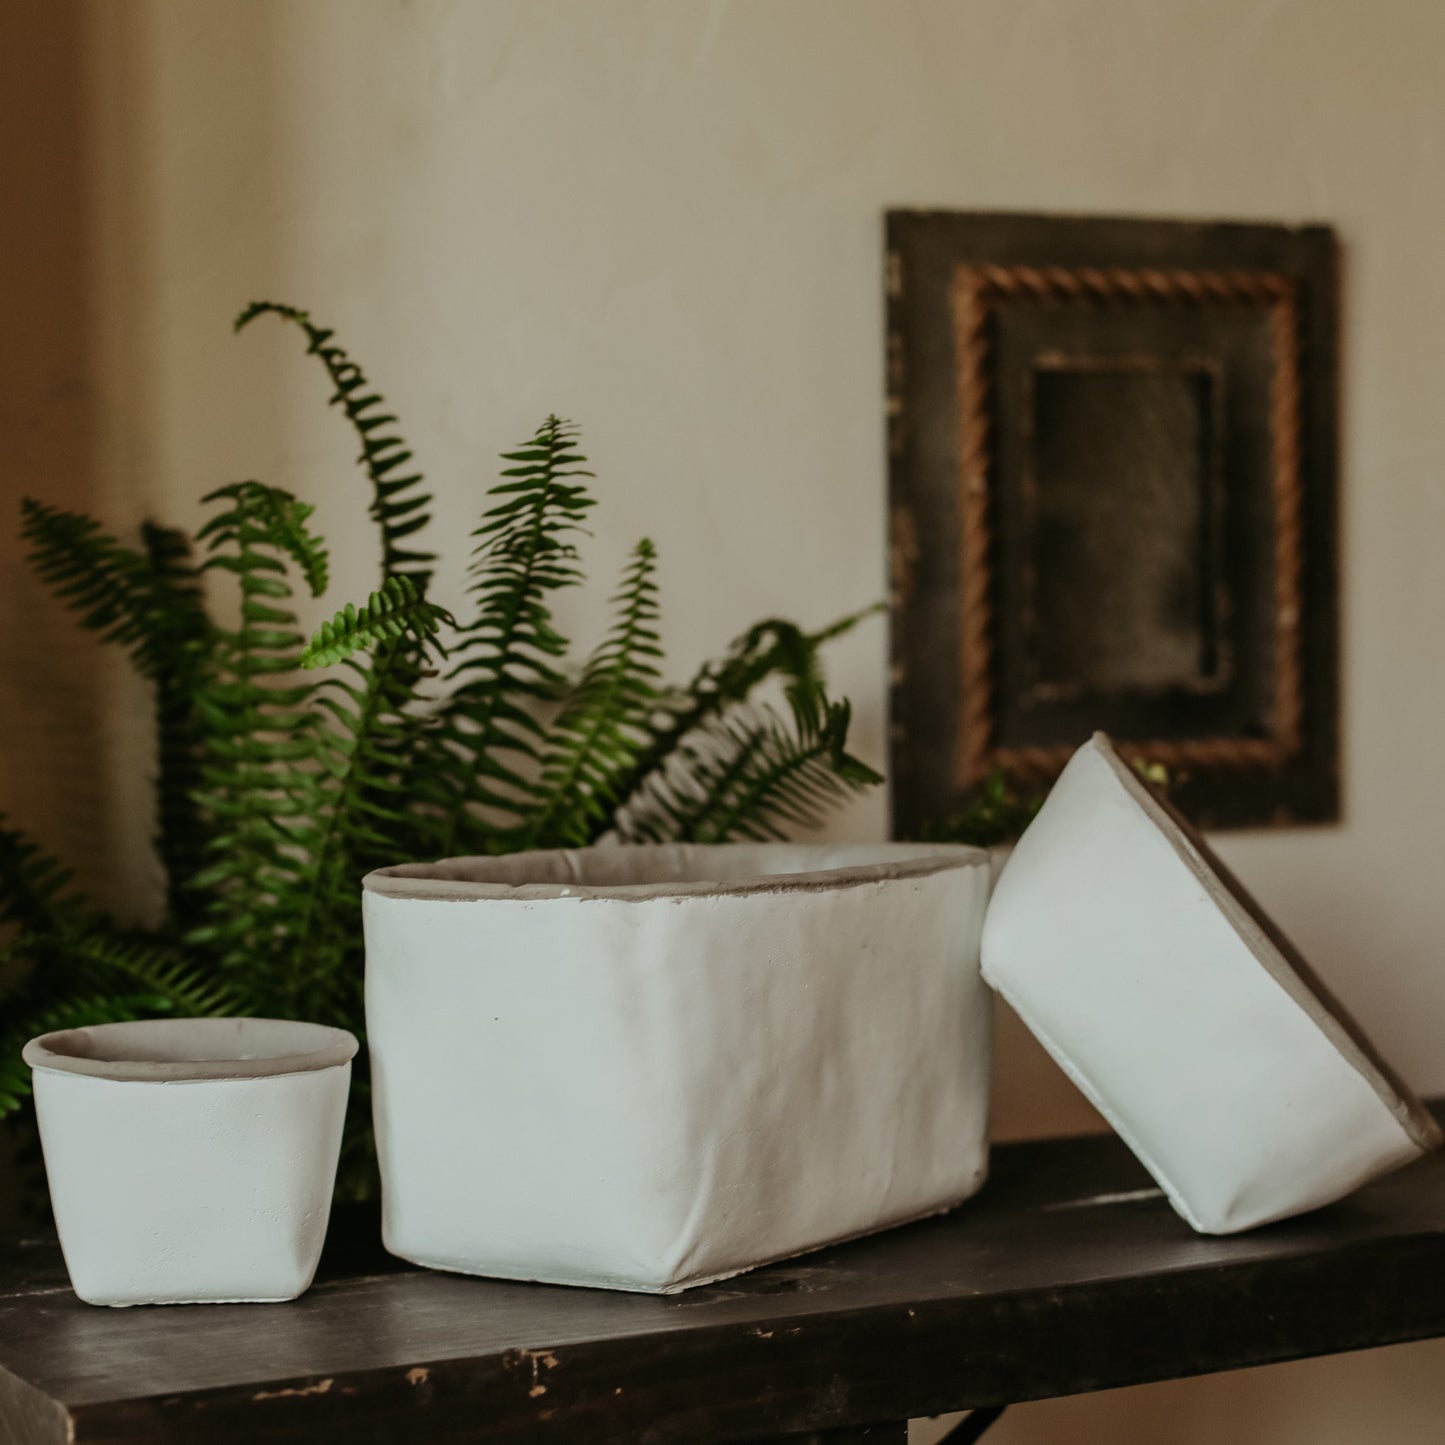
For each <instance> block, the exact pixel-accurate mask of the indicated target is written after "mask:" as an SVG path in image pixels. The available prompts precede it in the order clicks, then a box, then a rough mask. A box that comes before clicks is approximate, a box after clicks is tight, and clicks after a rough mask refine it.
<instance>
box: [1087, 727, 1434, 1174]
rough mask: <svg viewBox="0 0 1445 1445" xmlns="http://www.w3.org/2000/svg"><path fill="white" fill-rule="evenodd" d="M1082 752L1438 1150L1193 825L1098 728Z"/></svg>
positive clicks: (1375, 1058) (1371, 1052) (1409, 1100)
mask: <svg viewBox="0 0 1445 1445" xmlns="http://www.w3.org/2000/svg"><path fill="white" fill-rule="evenodd" d="M1083 750H1088V751H1091V752H1093V753H1096V754H1097V755H1098V756H1099V757H1100V758H1102V759H1103V760H1104V761H1105V762H1106V763H1107V764H1108V765H1109V767H1110V769H1112V771H1113V773H1114V776H1115V777H1116V778H1117V779H1118V780H1119V782H1120V783H1121V784H1122V785H1123V788H1124V791H1125V792H1126V793H1127V794H1128V796H1129V797H1130V798H1131V799H1132V801H1133V802H1134V803H1135V804H1136V805H1137V806H1138V808H1139V809H1140V811H1141V812H1142V813H1143V814H1144V816H1145V817H1146V818H1147V819H1148V820H1149V821H1150V822H1151V823H1152V824H1153V825H1154V826H1155V827H1156V828H1157V829H1158V830H1159V832H1160V834H1161V835H1162V836H1163V837H1164V839H1165V841H1166V842H1167V843H1168V844H1169V846H1170V847H1171V848H1172V849H1173V851H1174V853H1175V856H1176V857H1178V859H1179V860H1180V862H1182V863H1183V864H1184V866H1185V867H1186V868H1187V869H1188V870H1189V871H1190V872H1191V873H1192V874H1193V875H1194V877H1195V878H1196V879H1197V880H1198V882H1199V883H1201V884H1202V885H1203V887H1204V891H1205V893H1206V894H1208V896H1209V898H1210V900H1211V901H1212V902H1213V903H1214V905H1215V907H1216V908H1218V909H1219V911H1220V913H1221V914H1222V915H1223V916H1224V919H1225V921H1226V922H1227V923H1228V924H1229V926H1230V927H1231V928H1232V929H1233V930H1234V931H1235V933H1236V934H1237V935H1238V936H1239V938H1240V939H1241V940H1242V941H1243V943H1244V944H1245V946H1246V947H1247V948H1248V949H1249V951H1250V952H1251V953H1252V954H1253V955H1254V957H1255V959H1256V961H1257V962H1258V963H1259V965H1260V967H1261V968H1263V969H1264V971H1265V972H1266V973H1268V974H1269V976H1270V977H1271V978H1273V979H1274V981H1275V982H1276V983H1277V984H1278V985H1279V986H1280V987H1281V988H1282V989H1283V990H1284V992H1285V993H1286V994H1287V995H1288V997H1289V998H1290V999H1291V1000H1293V1002H1294V1003H1295V1004H1296V1005H1297V1006H1298V1007H1299V1008H1301V1009H1302V1010H1303V1011H1304V1012H1305V1013H1306V1014H1308V1015H1309V1017H1310V1018H1311V1019H1312V1020H1313V1021H1314V1023H1315V1025H1316V1026H1317V1027H1318V1028H1319V1029H1320V1031H1321V1032H1322V1033H1323V1034H1324V1035H1325V1037H1326V1038H1328V1039H1329V1041H1330V1042H1331V1043H1332V1044H1333V1045H1334V1046H1335V1048H1336V1049H1337V1050H1338V1051H1339V1053H1340V1055H1341V1056H1342V1057H1343V1058H1344V1059H1345V1060H1346V1061H1347V1062H1348V1063H1349V1064H1351V1065H1352V1066H1353V1068H1354V1069H1355V1071H1356V1072H1357V1073H1358V1074H1359V1075H1360V1076H1361V1077H1362V1078H1363V1079H1364V1080H1365V1082H1366V1083H1367V1084H1369V1085H1370V1087H1371V1088H1372V1089H1373V1090H1374V1091H1375V1093H1376V1094H1377V1095H1378V1096H1379V1098H1380V1101H1381V1103H1383V1104H1384V1105H1385V1107H1386V1108H1387V1109H1389V1111H1390V1112H1391V1113H1392V1114H1393V1115H1394V1116H1395V1118H1396V1119H1397V1120H1398V1121H1399V1123H1400V1126H1401V1127H1402V1128H1403V1129H1404V1131H1405V1133H1406V1134H1408V1135H1409V1137H1410V1139H1411V1140H1412V1141H1413V1142H1414V1144H1415V1145H1416V1147H1418V1148H1419V1149H1420V1150H1421V1151H1422V1152H1428V1151H1429V1150H1431V1149H1435V1148H1438V1147H1439V1145H1440V1143H1441V1132H1440V1126H1439V1125H1438V1124H1437V1123H1436V1122H1435V1119H1434V1117H1433V1116H1432V1115H1431V1114H1430V1112H1429V1110H1427V1109H1426V1108H1425V1106H1424V1105H1423V1104H1421V1102H1420V1101H1419V1099H1418V1098H1417V1097H1416V1096H1415V1094H1414V1092H1413V1091H1412V1090H1411V1089H1410V1088H1409V1086H1408V1085H1407V1084H1406V1083H1405V1082H1404V1080H1403V1079H1401V1078H1400V1077H1399V1076H1398V1075H1397V1074H1396V1073H1395V1072H1394V1070H1393V1069H1392V1068H1391V1067H1390V1066H1389V1065H1388V1064H1387V1063H1386V1062H1385V1060H1384V1058H1383V1057H1382V1055H1381V1054H1380V1051H1379V1050H1378V1049H1377V1048H1375V1046H1374V1044H1373V1043H1371V1042H1370V1040H1369V1039H1368V1038H1367V1037H1366V1036H1365V1033H1364V1031H1363V1030H1362V1029H1361V1028H1360V1026H1359V1024H1358V1023H1357V1022H1356V1021H1355V1019H1354V1017H1353V1016H1352V1015H1351V1014H1350V1013H1349V1011H1348V1010H1347V1009H1345V1008H1344V1006H1343V1005H1342V1004H1341V1003H1340V1002H1339V1000H1338V999H1336V998H1335V997H1334V995H1333V994H1332V993H1331V992H1330V991H1329V989H1328V988H1326V986H1325V984H1324V982H1323V981H1322V980H1321V979H1320V978H1318V977H1317V976H1316V974H1315V972H1314V970H1313V969H1312V968H1311V967H1310V966H1309V964H1308V963H1307V962H1306V961H1305V959H1304V957H1303V955H1302V954H1301V953H1300V951H1299V949H1298V948H1296V947H1295V945H1294V944H1293V943H1292V942H1291V941H1290V940H1289V939H1287V938H1286V937H1285V936H1284V934H1283V933H1282V932H1280V930H1279V928H1278V926H1277V925H1275V924H1274V923H1273V921H1272V920H1271V919H1270V918H1269V917H1268V915H1267V914H1266V913H1265V912H1264V910H1263V909H1262V908H1260V906H1259V904H1258V903H1256V902H1255V900H1254V899H1253V897H1252V896H1251V895H1250V893H1249V891H1248V890H1247V889H1246V888H1245V887H1244V885H1243V884H1242V883H1240V881H1239V880H1238V879H1237V878H1236V877H1235V876H1234V874H1233V873H1231V872H1230V870H1229V869H1228V868H1227V867H1226V866H1225V865H1224V863H1223V862H1222V861H1221V859H1220V858H1219V857H1218V856H1217V855H1216V854H1215V852H1214V850H1213V849H1212V848H1210V847H1209V845H1208V844H1207V843H1206V842H1205V840H1204V839H1203V837H1201V836H1200V834H1199V833H1198V831H1197V830H1196V829H1195V828H1194V826H1193V825H1192V824H1191V823H1190V822H1189V821H1188V820H1187V819H1186V818H1184V817H1182V816H1181V815H1180V814H1179V813H1178V812H1177V811H1176V810H1175V809H1174V807H1173V806H1172V805H1171V804H1169V803H1168V802H1166V801H1164V800H1162V799H1160V798H1158V797H1156V796H1155V794H1154V793H1153V792H1151V791H1150V789H1149V788H1147V787H1146V786H1145V784H1144V782H1143V780H1142V779H1141V778H1140V777H1139V775H1138V774H1137V773H1136V772H1135V771H1134V769H1133V768H1131V767H1130V766H1129V765H1128V764H1127V763H1126V762H1125V761H1124V760H1123V759H1122V758H1121V757H1120V756H1119V754H1118V753H1117V752H1116V751H1115V750H1114V744H1113V741H1112V740H1111V739H1110V738H1109V736H1108V735H1107V734H1106V733H1102V732H1096V733H1095V734H1094V735H1093V737H1092V738H1090V740H1089V741H1088V742H1087V743H1085V744H1084V749H1081V751H1083Z"/></svg>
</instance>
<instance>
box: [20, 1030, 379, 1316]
mask: <svg viewBox="0 0 1445 1445" xmlns="http://www.w3.org/2000/svg"><path fill="white" fill-rule="evenodd" d="M165 1022H166V1023H167V1024H170V1023H172V1021H165ZM187 1022H189V1021H185V1020H177V1021H174V1024H175V1025H176V1026H177V1027H183V1026H184V1024H185V1023H187ZM88 1032H92V1033H101V1032H103V1030H99V1029H97V1030H92V1031H88ZM335 1032H336V1033H338V1034H339V1033H340V1031H335ZM344 1037H348V1038H349V1037H350V1036H349V1035H345V1036H344ZM354 1047H355V1044H354V1040H353V1042H352V1048H353V1049H354ZM184 1053H185V1050H184V1047H183V1046H182V1047H181V1048H180V1049H179V1051H178V1053H177V1054H173V1055H172V1056H171V1057H179V1056H183V1055H184ZM195 1056H196V1057H200V1058H205V1057H206V1055H205V1054H204V1053H203V1052H201V1051H199V1050H198V1051H197V1054H196V1055H195ZM257 1062H258V1066H259V1067H260V1068H261V1069H262V1070H263V1071H264V1069H265V1061H264V1060H263V1061H257ZM350 1077H351V1064H350V1061H349V1059H348V1060H347V1061H346V1062H343V1063H340V1064H332V1065H331V1066H329V1067H324V1068H320V1069H310V1070H307V1071H303V1072H298V1073H285V1074H274V1073H265V1072H263V1073H262V1075H261V1076H260V1077H252V1078H246V1077H239V1078H238V1077H231V1078H221V1079H193V1080H184V1081H169V1082H152V1081H136V1080H132V1079H113V1078H103V1077H97V1076H95V1075H93V1074H87V1073H80V1072H75V1071H72V1070H68V1069H61V1068H45V1067H38V1068H36V1069H35V1071H34V1085H35V1104H36V1113H37V1117H38V1120H39V1124H40V1133H41V1142H42V1146H43V1149H44V1154H45V1167H46V1173H47V1175H48V1177H49V1182H50V1194H51V1200H52V1203H53V1205H54V1209H55V1221H56V1228H57V1230H58V1232H59V1235H60V1243H61V1248H62V1251H63V1252H64V1255H65V1263H66V1268H67V1269H68V1270H69V1272H70V1277H71V1283H72V1285H73V1286H74V1289H75V1292H76V1294H77V1295H79V1296H80V1298H81V1299H83V1300H86V1301H87V1302H89V1303H91V1304H98V1305H137V1304H187V1303H217V1302H223V1301H227V1302H229V1301H263V1300H284V1299H293V1298H295V1296H297V1295H299V1294H301V1293H302V1292H303V1291H304V1290H305V1289H306V1288H307V1287H308V1286H309V1285H310V1283H311V1279H312V1276H313V1275H314V1273H315V1270H316V1263H317V1259H318V1257H319V1255H320V1252H321V1246H322V1243H323V1241H324V1239H325V1237H326V1224H327V1217H328V1212H329V1210H330V1206H331V1192H332V1186H333V1183H334V1180H335V1174H336V1160H337V1154H338V1152H339V1149H340V1143H341V1126H342V1119H343V1116H344V1113H345V1108H346V1096H347V1086H348V1084H349V1081H350Z"/></svg>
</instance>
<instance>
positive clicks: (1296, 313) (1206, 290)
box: [952, 266, 1304, 789]
mask: <svg viewBox="0 0 1445 1445" xmlns="http://www.w3.org/2000/svg"><path fill="white" fill-rule="evenodd" d="M952 300H953V314H954V334H955V337H956V338H957V356H958V395H959V405H958V418H959V487H960V497H961V506H960V518H961V530H962V564H963V577H962V618H961V637H960V643H961V658H960V662H961V665H962V684H963V707H962V718H961V723H962V726H961V727H960V729H959V739H958V757H957V759H956V764H955V767H956V776H957V781H958V785H959V787H960V788H964V789H967V788H971V787H974V786H975V785H977V784H978V783H979V782H980V781H982V779H984V778H985V777H987V776H988V774H989V772H990V771H991V770H992V769H993V768H995V767H1002V768H1004V769H1005V770H1006V771H1008V772H1009V773H1011V774H1014V775H1016V776H1022V777H1028V778H1034V779H1039V778H1047V777H1051V776H1053V775H1055V774H1056V773H1058V771H1059V770H1060V769H1061V768H1062V767H1063V765H1064V764H1065V763H1066V762H1067V761H1068V759H1069V757H1070V756H1071V755H1072V753H1073V751H1074V750H1073V748H1072V747H1031V748H1020V747H1014V748H1000V747H996V746H995V745H994V721H995V720H994V708H993V671H992V669H993V629H994V618H993V599H992V583H993V573H992V550H993V534H992V523H991V519H990V511H991V508H990V491H991V485H992V471H993V448H992V442H991V436H990V431H991V418H990V403H991V391H992V372H991V369H990V360H991V352H992V338H991V335H990V311H991V309H992V305H993V303H994V302H995V301H998V300H1032V301H1038V302H1040V303H1043V304H1047V305H1059V306H1068V305H1084V306H1088V305H1110V306H1127V305H1139V304H1144V305H1148V304H1156V305H1158V304H1162V305H1171V306H1198V307H1214V306H1226V307H1230V306H1236V307H1246V308H1252V309H1254V308H1257V309H1264V310H1267V311H1268V315H1269V327H1270V349H1271V377H1270V473H1271V485H1272V490H1273V495H1274V517H1273V523H1274V548H1273V570H1274V598H1273V605H1274V618H1273V621H1274V628H1273V633H1274V689H1273V706H1272V717H1271V720H1270V735H1269V737H1267V738H1245V737H1230V736H1222V737H1206V738H1188V739H1183V740H1177V741H1169V740H1163V739H1159V740H1148V741H1142V742H1140V741H1123V740H1121V742H1120V744H1119V750H1120V752H1122V753H1124V754H1125V755H1126V756H1130V757H1137V758H1146V759H1148V760H1149V761H1151V762H1158V763H1162V764H1163V765H1164V766H1165V767H1167V768H1171V769H1188V768H1204V769H1213V768H1279V767H1282V766H1283V765H1284V764H1285V763H1286V762H1287V761H1288V760H1289V759H1290V758H1291V757H1293V756H1294V754H1295V753H1297V752H1298V751H1299V748H1300V740H1301V724H1302V717H1303V708H1304V703H1303V678H1302V663H1301V656H1300V653H1301V641H1302V639H1301V618H1302V615H1303V599H1302V596H1301V590H1300V589H1301V581H1302V574H1303V557H1302V555H1301V549H1302V531H1301V506H1302V500H1303V498H1302V480H1301V465H1300V460H1301V414H1302V388H1301V382H1300V364H1299V356H1300V307H1299V293H1298V287H1297V286H1296V284H1295V282H1294V281H1293V280H1292V279H1291V278H1290V277H1288V276H1283V275H1279V274H1277V273H1275V272H1271V271H1194V270H1156V269H1149V268H1142V269H1133V268H1125V267H1111V268H1095V267H1079V268H1068V267H1061V266H1037V267H1036V266H960V267H959V268H958V269H957V271H956V272H955V274H954V282H953V296H952Z"/></svg>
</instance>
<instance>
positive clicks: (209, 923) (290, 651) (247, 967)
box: [186, 482, 319, 997]
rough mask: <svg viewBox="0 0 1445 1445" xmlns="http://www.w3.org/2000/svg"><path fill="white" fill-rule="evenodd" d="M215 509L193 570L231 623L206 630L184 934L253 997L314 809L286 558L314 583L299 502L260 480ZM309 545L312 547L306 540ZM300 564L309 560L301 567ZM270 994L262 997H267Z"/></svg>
mask: <svg viewBox="0 0 1445 1445" xmlns="http://www.w3.org/2000/svg"><path fill="white" fill-rule="evenodd" d="M207 501H209V502H211V503H212V504H213V505H216V506H218V508H219V510H218V511H217V512H216V514H215V515H214V516H212V517H211V518H210V520H208V521H207V522H206V524H205V525H204V526H203V527H202V528H201V530H200V532H199V533H198V534H197V535H198V536H199V537H200V538H202V539H203V540H204V541H205V542H206V543H207V545H208V555H207V557H206V560H205V562H204V563H203V564H202V565H203V567H204V568H207V569H211V568H218V569H221V570H224V571H227V572H230V573H233V574H234V575H235V576H236V578H237V581H238V583H239V585H240V592H241V598H240V620H239V623H238V625H237V627H236V628H235V629H233V630H228V629H223V628H218V629H216V635H215V643H214V654H215V656H214V661H213V666H212V669H211V673H210V675H209V676H208V678H207V680H206V683H205V685H204V686H203V687H202V689H201V690H200V691H199V693H198V694H197V700H196V701H197V707H198V709H199V712H200V716H201V720H202V723H203V726H204V731H205V749H204V759H203V763H202V770H201V771H202V786H201V790H200V794H199V797H200V801H201V804H202V807H203V808H204V810H205V813H206V816H207V818H208V820H209V821H210V825H211V829H212V832H211V837H210V838H209V840H208V844H207V849H206V854H205V857H204V858H203V859H202V860H201V866H200V867H199V869H198V871H197V872H196V873H195V875H194V876H193V878H192V880H191V881H192V885H193V887H194V888H195V889H196V890H197V894H198V896H200V897H201V898H202V899H203V904H204V909H203V914H202V919H201V921H200V922H199V923H198V924H196V925H195V926H194V927H192V928H190V929H188V930H187V933H186V939H187V941H188V942H189V943H191V944H192V945H194V946H196V947H200V948H202V949H204V950H206V951H208V952H209V953H210V954H211V956H212V957H213V958H214V960H215V961H216V963H217V965H218V966H219V967H220V968H222V969H223V970H228V971H229V970H238V971H244V972H245V976H246V978H247V987H248V988H253V989H255V990H256V992H257V993H258V996H259V995H262V994H264V992H265V990H266V989H267V988H272V989H274V990H277V991H280V990H283V989H284V987H285V986H286V978H285V975H284V967H285V960H284V957H283V948H284V943H285V940H286V938H287V936H288V918H289V917H290V901H291V899H292V897H293V895H294V893H295V890H296V889H297V887H298V883H297V878H298V874H299V873H300V872H301V871H302V870H303V868H304V856H305V853H304V839H303V838H302V836H301V831H302V830H303V829H304V828H305V826H306V820H307V819H308V818H310V817H311V816H312V815H313V813H314V810H315V804H316V796H317V789H318V786H319V784H318V778H317V771H316V767H315V763H314V758H315V753H316V730H317V719H316V716H315V714H314V713H313V712H311V711H310V710H309V707H308V704H309V703H310V701H311V699H312V697H313V694H314V692H315V685H314V684H312V683H309V682H296V681H294V680H293V679H294V677H295V675H296V673H297V672H298V671H299V669H300V666H301V652H302V645H303V638H302V636H301V633H300V631H299V630H298V628H297V623H296V618H295V615H294V613H293V612H292V610H291V608H290V606H289V603H290V599H291V587H290V583H289V581H288V572H287V563H288V561H295V562H298V563H299V564H300V565H301V567H302V570H303V571H308V570H309V571H310V573H311V580H312V581H313V582H314V581H315V580H316V572H315V565H314V562H315V554H316V550H317V548H316V547H313V546H312V545H311V543H312V542H313V541H314V539H311V538H310V534H309V533H308V532H307V530H306V527H305V522H306V516H307V512H308V509H306V508H305V507H304V504H300V503H297V502H296V500H295V498H294V497H292V496H290V494H289V493H286V492H283V491H281V490H279V489H277V488H271V487H266V486H263V485H262V484H261V483H259V482H239V483H235V484H232V485H231V486H227V487H222V488H220V489H219V490H218V491H216V492H213V493H212V494H211V495H210V496H209V497H208V498H207ZM317 545H318V546H319V544H317ZM308 559H309V565H308ZM276 996H277V994H276V992H273V993H272V997H276Z"/></svg>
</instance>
